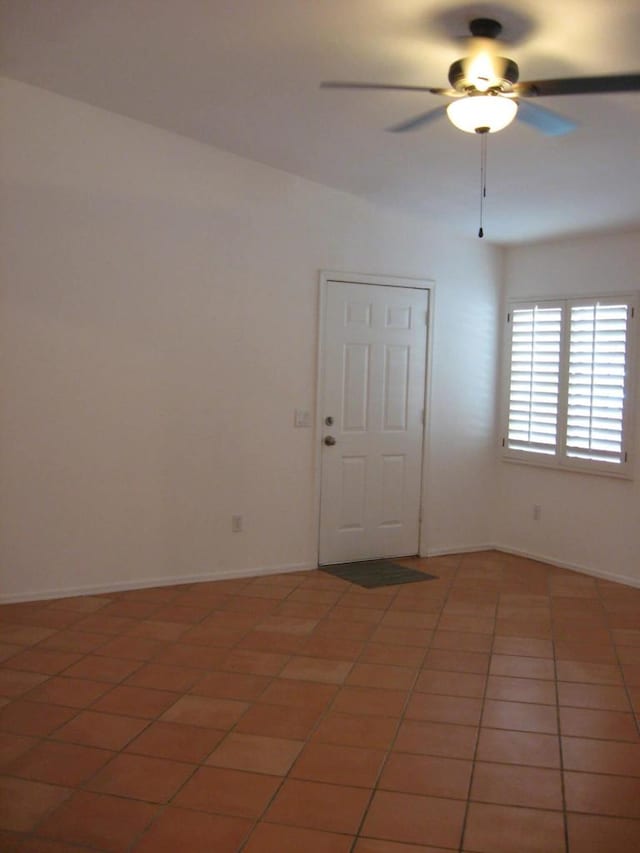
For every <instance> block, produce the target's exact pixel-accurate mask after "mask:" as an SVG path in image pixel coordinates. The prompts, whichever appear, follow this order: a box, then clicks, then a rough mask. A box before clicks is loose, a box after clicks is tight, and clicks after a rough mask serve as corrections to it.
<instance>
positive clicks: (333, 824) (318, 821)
mask: <svg viewBox="0 0 640 853" xmlns="http://www.w3.org/2000/svg"><path fill="white" fill-rule="evenodd" d="M369 796H370V792H369V791H368V790H366V789H363V788H351V787H346V786H344V785H327V784H324V783H322V782H305V781H302V780H299V779H290V780H287V781H285V783H284V785H283V786H282V788H281V789H280V791H279V792H278V794H277V796H276V798H275V800H274V801H273V803H272V805H271V806H270V808H269V810H268V811H267V814H266V820H267V821H268V822H270V823H283V824H287V825H291V826H303V827H307V828H309V829H321V830H323V831H328V832H337V833H341V832H342V833H347V834H353V833H355V832H356V831H357V829H358V826H359V825H360V821H361V820H362V816H363V814H364V811H365V808H366V806H367V803H368V801H369Z"/></svg>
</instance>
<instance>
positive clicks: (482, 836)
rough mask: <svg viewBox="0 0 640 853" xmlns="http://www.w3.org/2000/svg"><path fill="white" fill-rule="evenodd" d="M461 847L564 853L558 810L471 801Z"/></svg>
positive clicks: (500, 852)
mask: <svg viewBox="0 0 640 853" xmlns="http://www.w3.org/2000/svg"><path fill="white" fill-rule="evenodd" d="M462 849H463V850H465V851H467V850H468V851H472V850H473V851H478V853H514V851H518V853H564V851H565V849H566V847H565V840H564V820H563V817H562V814H561V813H560V812H550V811H542V810H541V809H523V808H513V807H511V806H494V805H484V804H481V803H471V805H470V806H469V814H468V816H467V822H466V827H465V833H464V839H463V845H462Z"/></svg>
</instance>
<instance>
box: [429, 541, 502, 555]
mask: <svg viewBox="0 0 640 853" xmlns="http://www.w3.org/2000/svg"><path fill="white" fill-rule="evenodd" d="M499 550H500V549H499V548H498V547H497V546H496V545H493V544H489V545H487V544H485V545H463V546H460V545H451V546H449V547H448V548H427V549H426V551H425V552H423V553H421V554H420V556H421V557H447V556H449V555H450V554H476V553H477V552H478V551H499Z"/></svg>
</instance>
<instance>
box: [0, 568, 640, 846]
mask: <svg viewBox="0 0 640 853" xmlns="http://www.w3.org/2000/svg"><path fill="white" fill-rule="evenodd" d="M402 562H403V563H406V564H407V565H409V566H417V567H418V568H421V569H424V570H427V571H431V572H432V573H434V574H436V575H438V579H437V580H434V581H432V582H430V583H429V584H428V585H427V584H423V585H413V586H412V587H411V588H408V587H406V586H398V587H392V588H383V589H379V590H361V589H359V588H356V587H354V586H353V585H351V584H348V583H346V582H344V581H342V580H340V579H337V578H333V577H331V576H329V575H325V574H324V573H322V572H293V573H287V574H283V575H272V576H264V577H258V578H243V579H237V580H229V581H220V582H204V583H199V584H193V583H187V584H182V585H179V586H176V587H156V588H152V589H142V590H129V591H124V592H120V593H113V594H110V595H108V596H78V597H75V598H72V599H63V600H58V601H43V602H34V603H30V604H26V603H25V604H17V605H3V606H2V607H0V619H4V620H5V621H4V623H3V624H2V625H0V769H1V770H2V772H4V773H5V776H4V780H5V784H6V785H8V786H9V787H10V788H13V789H15V791H18V789H19V796H15V795H14V794H13V793H12V801H15V802H17V803H18V804H19V805H18V808H17V810H16V811H15V815H17V817H16V816H15V815H14V811H13V810H12V812H11V818H7V817H6V813H7V809H6V808H5V811H4V812H2V807H0V815H3V816H4V817H3V819H5V820H7V821H8V822H9V827H6V828H3V826H2V824H0V847H1V848H2V849H5V848H7V850H8V853H9V851H15V853H71V851H75V850H77V851H78V853H84V851H86V853H89V851H93V850H96V851H97V850H101V851H103V853H107V851H111V850H113V851H122V853H139V851H142V853H165V851H171V853H174V851H176V850H185V851H189V853H198V851H201V850H202V851H204V850H206V851H207V853H209V851H210V850H212V849H215V851H216V853H239V850H240V849H242V850H246V851H247V853H271V851H274V852H275V851H277V853H293V851H295V853H299V851H300V850H304V851H305V853H307V851H308V853H455V851H458V850H459V851H461V853H514V851H516V850H517V853H538V851H544V853H559V851H564V843H565V842H564V833H563V832H562V825H563V824H562V819H563V816H564V813H563V811H562V806H563V790H564V792H565V794H566V796H565V800H566V802H567V803H568V811H569V814H568V821H569V841H570V844H571V847H570V853H589V851H591V853H593V851H597V853H604V851H606V853H630V851H631V850H634V851H635V849H636V847H640V836H639V834H638V827H639V826H640V806H638V803H639V802H640V788H639V785H640V752H639V750H640V735H639V734H638V728H637V724H636V717H635V714H637V715H638V717H639V718H640V617H638V612H639V611H638V607H639V606H640V591H635V590H631V589H630V588H625V587H622V586H620V585H618V584H615V583H613V582H605V581H597V580H595V579H593V578H588V577H585V576H579V575H576V574H575V573H571V572H568V571H566V570H563V569H560V568H558V567H554V566H549V565H546V564H543V563H537V562H535V561H531V560H527V559H525V558H519V557H518V558H516V557H513V556H509V555H506V554H499V553H497V552H483V553H474V554H468V555H450V556H447V557H440V558H430V559H426V560H425V559H422V560H421V559H408V560H403V561H402ZM550 590H551V592H552V595H549V591H550ZM636 592H637V594H636ZM554 655H555V657H554ZM556 678H557V681H556ZM625 679H626V682H625ZM481 712H482V714H481ZM558 720H560V732H558ZM479 726H480V728H478V727H479ZM560 746H561V747H562V752H561V750H560ZM561 755H562V765H561ZM561 781H562V785H561ZM563 786H564V787H563ZM79 788H81V790H79ZM74 789H75V790H74ZM94 789H95V790H94ZM54 794H55V796H54ZM40 795H42V797H40ZM60 796H62V799H61V800H58V799H56V797H60ZM47 797H53V801H52V803H51V805H50V806H47V807H46V808H45V807H44V806H46V805H47V802H48V799H47ZM5 799H7V797H5ZM40 800H42V802H40ZM369 806H371V808H369ZM467 809H468V811H466V810H467ZM571 809H573V811H571ZM465 813H466V814H467V815H468V819H467V821H466V832H465V834H464V840H463V841H462V840H461V833H462V832H463V817H464V814H465ZM11 820H13V821H17V822H18V823H17V824H15V823H10V821H11ZM256 821H257V823H256ZM17 825H19V826H26V827H28V828H26V829H16V828H15V827H16V826H17ZM359 831H360V835H358V832H359Z"/></svg>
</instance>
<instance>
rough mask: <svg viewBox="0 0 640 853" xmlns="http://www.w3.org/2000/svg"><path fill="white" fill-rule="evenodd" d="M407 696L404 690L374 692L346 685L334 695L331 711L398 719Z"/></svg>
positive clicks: (369, 689) (371, 688)
mask: <svg viewBox="0 0 640 853" xmlns="http://www.w3.org/2000/svg"><path fill="white" fill-rule="evenodd" d="M407 695H408V693H407V691H406V690H376V689H375V688H373V687H358V686H356V685H351V684H347V685H345V686H344V687H342V688H341V689H340V691H339V692H338V694H337V695H336V697H335V699H334V701H333V704H332V706H331V710H332V711H338V712H341V713H344V714H356V715H367V714H371V715H372V716H376V717H399V716H400V715H401V714H402V711H403V708H404V706H405V704H406V701H407Z"/></svg>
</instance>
